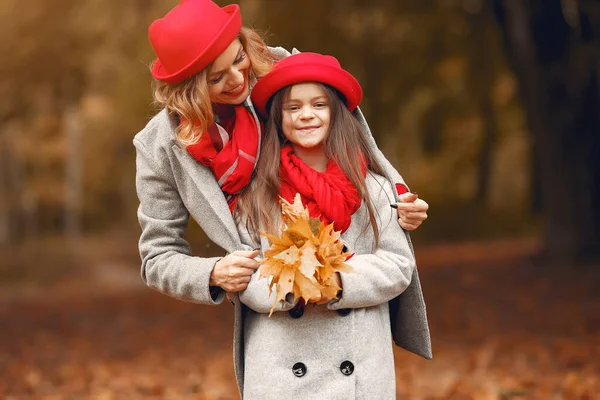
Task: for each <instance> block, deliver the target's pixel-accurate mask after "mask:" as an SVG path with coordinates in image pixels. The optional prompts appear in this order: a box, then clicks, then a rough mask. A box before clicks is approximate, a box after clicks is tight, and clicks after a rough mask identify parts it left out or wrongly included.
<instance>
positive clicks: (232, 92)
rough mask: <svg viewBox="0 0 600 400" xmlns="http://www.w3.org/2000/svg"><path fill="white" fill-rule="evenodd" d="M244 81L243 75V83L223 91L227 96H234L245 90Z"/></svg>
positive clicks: (245, 80)
mask: <svg viewBox="0 0 600 400" xmlns="http://www.w3.org/2000/svg"><path fill="white" fill-rule="evenodd" d="M246 82H247V79H246V78H245V77H244V83H242V84H241V85H237V86H236V87H234V88H233V89H231V90H228V91H226V92H223V93H224V94H227V95H228V96H234V97H235V96H239V95H240V94H242V93H243V92H244V90H246Z"/></svg>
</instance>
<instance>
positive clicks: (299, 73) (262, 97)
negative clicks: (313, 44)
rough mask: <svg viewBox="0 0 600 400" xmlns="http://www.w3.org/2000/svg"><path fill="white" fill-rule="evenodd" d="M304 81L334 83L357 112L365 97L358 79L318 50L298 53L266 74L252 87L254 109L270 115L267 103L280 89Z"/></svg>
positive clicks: (350, 107)
mask: <svg viewBox="0 0 600 400" xmlns="http://www.w3.org/2000/svg"><path fill="white" fill-rule="evenodd" d="M300 82H320V83H325V84H327V85H329V86H333V87H334V88H336V89H337V90H339V91H340V92H341V93H342V94H343V95H344V97H345V100H346V106H347V107H348V109H349V110H350V111H354V110H355V109H356V107H358V105H359V104H360V100H361V99H362V89H361V87H360V84H359V83H358V81H357V80H356V79H355V78H354V77H353V76H352V75H351V74H350V73H349V72H348V71H346V70H344V69H342V67H341V66H340V63H339V61H338V60H337V59H336V58H335V57H332V56H324V55H322V54H317V53H298V54H293V55H291V56H289V57H286V58H284V59H283V60H281V61H279V62H278V63H276V64H275V66H274V68H273V70H272V71H271V72H269V73H268V74H267V75H265V76H263V77H262V78H261V79H260V80H259V81H258V83H256V85H254V88H253V89H252V97H251V99H252V103H253V104H254V108H255V109H256V110H257V111H258V112H259V113H260V114H261V115H263V116H264V117H266V116H267V103H268V102H269V99H270V98H271V97H272V96H273V95H274V94H275V93H277V91H279V90H280V89H283V88H284V87H286V86H288V85H293V84H296V83H300Z"/></svg>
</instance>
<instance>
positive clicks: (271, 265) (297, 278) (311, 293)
mask: <svg viewBox="0 0 600 400" xmlns="http://www.w3.org/2000/svg"><path fill="white" fill-rule="evenodd" d="M281 209H282V220H283V223H284V226H283V228H282V231H281V237H279V236H276V235H273V234H269V233H264V232H261V235H262V236H264V237H266V238H267V239H269V242H270V243H271V247H270V248H269V249H268V250H267V251H265V258H264V259H263V260H262V261H261V262H260V264H261V266H260V277H261V278H269V277H272V279H271V282H270V283H269V289H270V290H271V291H272V290H273V287H274V286H276V290H277V295H276V298H275V302H274V304H273V307H272V308H271V312H270V314H269V315H271V314H272V313H273V310H274V309H275V306H276V305H277V304H278V303H279V302H280V301H283V300H285V299H286V296H287V295H288V294H292V295H293V297H294V301H295V300H297V299H300V298H302V299H304V301H305V302H307V303H309V302H311V303H317V304H326V303H328V302H329V301H331V300H332V299H336V298H337V293H338V291H339V290H340V289H341V288H340V287H339V286H338V285H337V284H336V283H335V280H334V279H333V276H334V274H335V273H336V272H352V268H351V267H350V266H349V265H347V264H345V263H344V262H345V261H346V259H347V258H348V256H349V253H346V252H344V251H343V248H344V244H343V243H342V241H341V240H340V236H341V233H340V232H336V231H335V230H334V229H333V224H329V225H325V224H323V223H322V222H321V221H320V220H319V219H318V218H310V215H309V213H308V209H307V208H305V207H304V206H303V205H302V200H301V198H300V195H299V194H297V195H296V197H295V198H294V202H293V203H289V202H287V201H286V200H285V199H281Z"/></svg>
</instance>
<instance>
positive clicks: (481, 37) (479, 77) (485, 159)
mask: <svg viewBox="0 0 600 400" xmlns="http://www.w3.org/2000/svg"><path fill="white" fill-rule="evenodd" d="M478 4H479V10H477V11H475V10H473V11H474V12H473V14H474V15H473V17H472V18H471V24H472V31H471V32H472V33H471V36H472V37H471V40H472V46H469V50H470V52H471V54H469V59H470V62H469V68H470V69H471V72H470V74H469V77H470V79H468V83H469V86H470V92H471V93H473V94H474V96H475V100H476V102H477V105H478V107H479V113H480V115H481V118H482V132H483V139H482V143H481V149H480V151H479V157H478V162H477V164H478V168H477V169H478V176H477V189H476V195H475V202H476V203H477V204H479V205H481V206H485V205H486V204H487V201H488V197H489V192H490V185H491V175H492V165H493V162H494V151H493V150H494V144H495V143H496V140H497V138H498V125H497V121H496V115H495V112H494V104H493V103H492V97H491V90H492V87H493V85H494V77H495V73H496V71H495V68H494V65H495V61H496V60H495V55H494V54H493V48H492V46H491V45H490V43H493V42H494V40H495V39H496V38H494V37H493V26H490V22H491V21H493V14H492V9H491V7H490V5H489V3H488V2H486V1H482V2H480V3H478Z"/></svg>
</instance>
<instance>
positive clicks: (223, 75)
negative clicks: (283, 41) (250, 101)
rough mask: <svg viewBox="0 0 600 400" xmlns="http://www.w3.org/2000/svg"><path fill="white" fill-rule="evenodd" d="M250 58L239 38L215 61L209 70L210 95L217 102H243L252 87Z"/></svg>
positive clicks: (212, 100)
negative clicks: (249, 78) (249, 80)
mask: <svg viewBox="0 0 600 400" xmlns="http://www.w3.org/2000/svg"><path fill="white" fill-rule="evenodd" d="M249 74H250V60H249V59H248V56H247V55H246V52H245V51H244V48H243V46H242V43H241V42H240V40H239V39H235V40H234V41H233V42H231V44H230V45H229V47H227V49H226V50H225V51H224V52H223V53H221V55H220V56H219V57H217V59H216V60H215V61H214V62H213V64H212V67H211V68H210V70H209V71H208V75H207V82H208V95H209V96H210V101H211V102H213V103H217V104H241V103H243V102H244V100H245V99H246V97H248V94H249V93H250V88H249V85H248V77H249Z"/></svg>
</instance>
